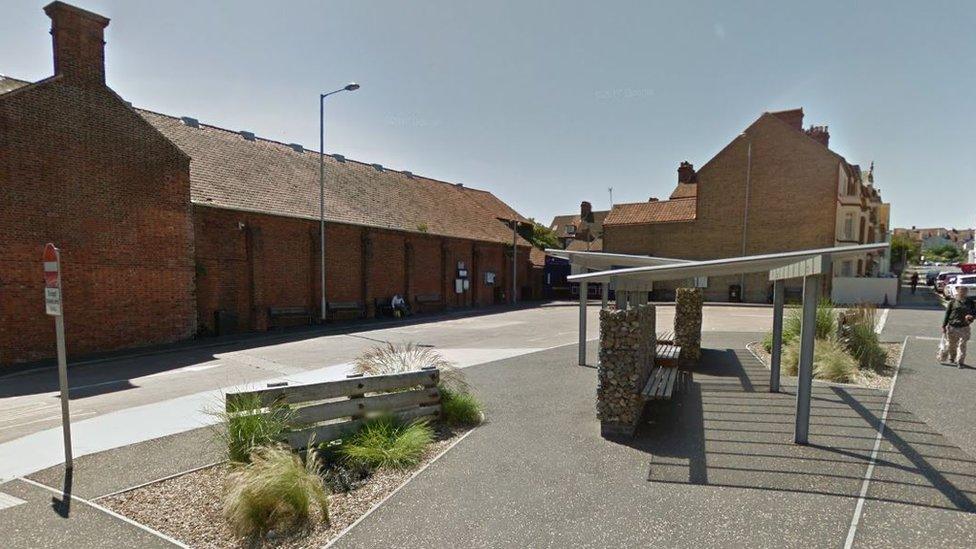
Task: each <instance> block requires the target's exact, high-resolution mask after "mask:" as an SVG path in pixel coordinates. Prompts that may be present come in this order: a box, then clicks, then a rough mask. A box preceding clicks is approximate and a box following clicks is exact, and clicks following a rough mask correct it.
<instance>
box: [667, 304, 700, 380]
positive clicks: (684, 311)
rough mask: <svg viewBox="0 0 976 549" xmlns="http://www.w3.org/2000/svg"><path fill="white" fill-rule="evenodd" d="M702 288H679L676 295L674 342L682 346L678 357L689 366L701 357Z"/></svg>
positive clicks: (683, 364) (683, 363)
mask: <svg viewBox="0 0 976 549" xmlns="http://www.w3.org/2000/svg"><path fill="white" fill-rule="evenodd" d="M703 302H704V294H703V292H702V289H701V288H678V289H677V291H676V292H675V296H674V344H675V345H678V346H680V347H681V355H680V356H679V357H678V359H679V361H680V362H681V364H682V366H684V367H688V366H691V365H693V364H695V363H696V362H698V359H699V358H700V357H701V329H702V304H703Z"/></svg>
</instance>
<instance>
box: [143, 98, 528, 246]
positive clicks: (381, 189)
mask: <svg viewBox="0 0 976 549" xmlns="http://www.w3.org/2000/svg"><path fill="white" fill-rule="evenodd" d="M138 112H139V114H141V115H142V116H143V118H145V119H146V120H147V121H148V122H149V123H150V124H152V125H153V126H155V127H156V128H157V129H158V130H159V131H160V132H162V133H163V135H165V136H166V137H167V138H169V139H170V141H172V142H173V143H175V144H176V146H177V147H179V148H180V149H181V150H183V152H185V153H186V154H187V155H189V156H190V158H191V162H190V199H191V201H192V202H193V203H194V204H200V205H205V206H212V207H217V208H226V209H233V210H246V211H254V212H261V213H267V214H272V215H283V216H289V217H299V218H306V219H318V218H319V155H318V152H316V151H309V150H305V151H302V152H296V151H295V150H293V149H292V148H291V147H289V146H288V145H285V144H283V143H279V142H277V141H270V140H266V139H261V138H256V139H254V140H247V139H245V138H244V137H242V136H241V134H240V133H239V132H235V131H231V130H226V129H222V128H217V127H214V126H208V125H205V124H199V127H196V128H195V127H191V126H187V125H186V124H184V123H183V122H182V121H181V120H180V119H179V118H175V117H171V116H167V115H162V114H158V113H154V112H151V111H145V110H138ZM325 203H326V219H327V220H329V221H333V222H337V223H350V224H355V225H363V226H369V227H382V228H389V229H395V230H403V231H412V232H427V233H430V234H436V235H441V236H449V237H456V238H464V239H470V240H479V241H487V242H500V243H506V244H509V243H511V242H512V232H511V228H510V226H506V224H505V223H503V222H501V221H499V220H498V219H497V218H511V217H512V216H513V215H514V216H517V217H518V218H519V219H520V220H524V218H522V216H519V215H518V214H517V213H516V212H515V211H514V210H512V209H511V208H510V207H508V205H506V204H505V203H504V202H502V201H501V200H499V199H498V198H497V197H495V196H494V195H492V194H491V193H489V192H487V191H482V190H478V189H470V188H467V187H463V186H461V185H455V184H453V183H446V182H443V181H437V180H434V179H429V178H426V177H421V176H418V175H413V174H408V173H405V172H400V171H396V170H390V169H387V168H383V167H379V166H374V165H372V164H364V163H361V162H356V161H353V160H347V159H340V158H339V157H338V155H337V156H336V157H333V156H330V155H326V156H325ZM519 244H520V245H523V246H528V245H529V243H528V242H527V241H526V240H524V239H522V238H521V237H519Z"/></svg>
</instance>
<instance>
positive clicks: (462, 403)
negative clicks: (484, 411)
mask: <svg viewBox="0 0 976 549" xmlns="http://www.w3.org/2000/svg"><path fill="white" fill-rule="evenodd" d="M440 391H441V420H442V421H443V422H444V423H445V424H447V425H448V426H449V427H473V426H475V425H477V424H479V423H481V403H480V402H479V401H478V399H477V398H475V396H474V395H472V394H471V393H457V392H454V391H451V390H450V389H448V388H447V387H441V388H440Z"/></svg>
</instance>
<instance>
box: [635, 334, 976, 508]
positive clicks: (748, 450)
mask: <svg viewBox="0 0 976 549" xmlns="http://www.w3.org/2000/svg"><path fill="white" fill-rule="evenodd" d="M701 362H702V364H706V365H707V366H704V367H701V368H699V369H698V371H696V372H695V373H694V377H693V381H692V382H691V383H690V384H689V387H688V389H687V390H686V391H685V392H684V393H683V394H682V395H681V396H680V398H679V399H678V400H677V401H676V402H671V403H668V402H658V403H654V405H653V408H651V409H650V410H649V414H648V415H649V417H650V418H651V420H650V422H649V423H648V424H647V425H644V426H642V428H641V429H640V430H639V432H638V435H637V437H635V439H634V440H632V441H629V442H625V443H626V444H627V445H628V446H631V447H633V448H635V449H638V450H641V451H644V452H646V453H647V454H649V471H648V474H647V478H648V480H650V481H653V482H662V483H684V484H696V485H708V486H721V487H736V488H752V489H762V490H772V491H788V492H802V493H810V494H820V495H830V496H842V497H849V498H857V497H858V496H859V495H860V491H861V486H862V482H863V478H864V473H865V470H866V467H867V465H868V463H869V461H870V459H871V454H872V450H873V448H874V443H875V440H876V438H877V430H878V428H879V426H880V423H881V417H882V413H883V410H884V403H885V399H886V395H885V394H884V393H882V392H881V391H876V390H872V389H864V388H858V387H853V386H837V385H828V384H821V383H816V384H815V386H814V389H813V401H812V405H811V425H810V441H811V444H809V445H806V446H800V445H796V444H793V442H792V438H793V429H794V412H795V396H794V394H793V392H792V391H793V386H792V385H788V386H785V387H784V388H783V392H781V393H770V392H769V371H768V370H767V369H766V368H765V367H764V366H763V365H762V364H761V363H759V361H757V360H756V359H755V358H754V357H752V356H751V355H750V354H749V353H748V352H746V351H735V350H732V349H727V350H726V351H716V350H706V351H704V354H703V357H702V361H701ZM974 471H976V461H974V460H973V459H972V458H970V457H969V456H968V455H967V454H965V453H964V452H963V451H962V450H960V449H959V448H958V447H956V446H955V445H953V444H951V443H950V442H949V441H947V440H946V439H945V437H943V436H942V435H941V434H940V433H938V432H936V431H934V430H933V429H931V428H930V427H929V426H928V425H927V424H926V423H924V422H922V421H919V420H918V419H917V418H915V417H914V416H913V415H912V414H911V413H910V412H909V411H907V410H905V409H903V408H901V407H899V406H898V405H897V404H895V405H893V406H892V407H891V409H890V410H889V414H888V420H887V428H886V429H885V433H884V437H883V441H882V444H881V446H880V448H879V452H878V456H877V463H876V470H875V474H874V478H873V480H872V491H871V492H870V493H869V494H868V499H872V500H876V501H884V502H892V503H903V504H909V505H915V506H924V507H933V508H938V509H948V510H956V511H965V512H970V513H971V512H976V504H974V499H976V475H974V474H973V473H974Z"/></svg>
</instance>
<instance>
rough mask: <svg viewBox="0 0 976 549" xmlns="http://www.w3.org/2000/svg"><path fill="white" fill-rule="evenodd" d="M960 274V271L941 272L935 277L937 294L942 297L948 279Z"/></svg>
mask: <svg viewBox="0 0 976 549" xmlns="http://www.w3.org/2000/svg"><path fill="white" fill-rule="evenodd" d="M959 272H960V271H959V270H958V269H954V270H951V271H939V274H938V275H936V277H935V293H937V294H939V295H942V292H943V291H944V290H945V285H946V278H948V277H949V276H951V275H957V274H959Z"/></svg>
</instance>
